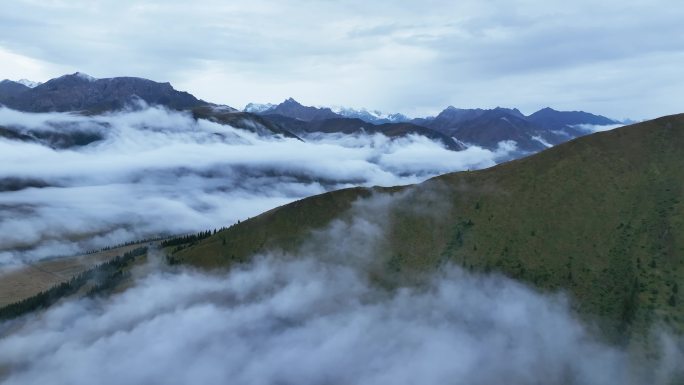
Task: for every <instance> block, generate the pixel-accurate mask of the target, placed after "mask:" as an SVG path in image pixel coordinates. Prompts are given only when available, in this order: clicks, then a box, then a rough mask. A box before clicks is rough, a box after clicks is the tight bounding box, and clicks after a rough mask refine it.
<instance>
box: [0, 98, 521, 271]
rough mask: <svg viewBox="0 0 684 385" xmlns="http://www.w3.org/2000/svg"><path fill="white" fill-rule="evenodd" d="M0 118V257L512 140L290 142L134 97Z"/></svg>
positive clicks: (171, 226)
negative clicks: (77, 110) (458, 147)
mask: <svg viewBox="0 0 684 385" xmlns="http://www.w3.org/2000/svg"><path fill="white" fill-rule="evenodd" d="M0 127H5V128H7V129H10V128H11V130H10V131H11V132H12V134H11V135H9V134H6V133H7V132H10V131H7V129H6V130H5V131H3V132H4V133H5V135H0V162H2V164H5V165H8V167H3V168H2V169H1V170H0V212H1V213H2V216H0V245H2V248H1V249H0V265H12V264H16V263H19V262H20V261H26V260H35V259H39V258H43V257H47V256H55V255H64V254H72V253H78V252H82V251H84V250H89V249H96V248H100V247H104V246H110V245H112V244H116V243H120V242H127V241H131V240H136V239H140V238H147V237H153V236H158V235H165V234H178V233H185V232H194V231H199V230H204V229H208V228H218V227H221V226H225V225H229V224H231V223H233V222H235V221H237V220H240V219H245V218H247V217H250V216H254V215H256V214H258V213H261V212H263V211H265V210H268V209H270V208H273V207H276V206H279V205H282V204H284V203H287V202H290V201H293V200H296V199H299V198H302V197H305V196H309V195H314V194H318V193H322V192H325V191H329V190H332V189H339V188H342V187H349V186H357V185H361V186H372V185H383V186H390V185H399V184H410V183H416V182H420V181H423V180H425V179H427V178H429V177H432V176H435V175H438V174H441V173H445V172H449V171H457V170H464V169H475V168H482V167H487V166H492V165H494V164H495V163H496V162H497V161H498V160H500V159H505V158H506V157H507V156H508V155H509V154H510V152H511V151H513V150H515V143H512V142H505V143H501V145H500V147H499V150H497V151H490V150H486V149H482V148H480V147H476V146H471V147H469V148H468V149H466V150H464V151H458V152H455V151H449V150H447V149H445V148H444V147H443V146H442V145H441V144H440V143H439V142H436V141H432V140H429V139H427V138H425V137H421V136H415V135H409V136H407V137H401V138H393V139H389V138H387V137H385V136H382V135H379V134H376V135H363V134H358V135H341V134H318V135H316V136H311V137H308V138H304V139H305V140H304V141H300V140H297V139H294V138H285V137H281V136H259V135H257V134H255V133H251V132H247V131H244V130H239V129H235V128H232V127H230V126H227V125H221V124H218V123H214V122H210V121H208V120H203V119H199V120H196V119H193V118H192V116H191V115H190V114H189V113H185V112H176V111H169V110H166V109H164V108H162V107H148V106H144V105H142V106H138V107H136V108H133V109H129V110H124V111H120V112H112V113H107V114H103V115H95V116H83V115H78V114H71V113H41V114H35V113H23V112H17V111H14V110H10V109H7V108H0ZM45 138H48V139H50V140H44V139H45ZM64 138H67V139H68V140H66V139H64ZM73 138H77V139H76V140H74V139H73ZM34 139H35V140H34ZM65 140H66V142H65Z"/></svg>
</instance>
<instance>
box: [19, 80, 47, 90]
mask: <svg viewBox="0 0 684 385" xmlns="http://www.w3.org/2000/svg"><path fill="white" fill-rule="evenodd" d="M17 83H19V84H23V85H25V86H26V87H28V88H36V87H38V86H39V85H41V84H43V83H41V82H34V81H32V80H28V79H19V80H17Z"/></svg>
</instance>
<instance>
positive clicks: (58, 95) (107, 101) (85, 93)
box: [0, 72, 210, 112]
mask: <svg viewBox="0 0 684 385" xmlns="http://www.w3.org/2000/svg"><path fill="white" fill-rule="evenodd" d="M136 99H139V100H143V101H145V102H146V103H148V104H151V105H154V104H159V105H164V106H167V107H169V108H172V109H187V108H193V107H198V106H203V105H209V104H210V103H207V102H205V101H203V100H200V99H197V98H195V97H194V96H193V95H191V94H189V93H187V92H183V91H177V90H176V89H174V88H173V87H172V86H171V84H170V83H158V82H155V81H152V80H148V79H143V78H136V77H115V78H103V79H96V78H93V77H91V76H89V75H86V74H84V73H81V72H76V73H73V74H70V75H64V76H60V77H58V78H54V79H51V80H49V81H47V82H45V83H43V84H39V85H36V86H35V87H33V88H31V87H28V86H27V85H25V84H22V83H19V82H13V81H11V80H3V81H2V83H0V104H3V105H5V106H7V107H9V108H12V109H15V110H19V111H25V112H66V111H85V110H87V111H96V112H97V111H104V110H116V109H121V108H124V107H125V106H126V105H127V104H128V103H131V102H134V101H135V100H136Z"/></svg>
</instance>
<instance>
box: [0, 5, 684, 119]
mask: <svg viewBox="0 0 684 385" xmlns="http://www.w3.org/2000/svg"><path fill="white" fill-rule="evenodd" d="M0 7H1V8H0V10H1V11H2V12H0V36H2V38H0V48H1V49H4V50H9V51H11V52H14V53H17V54H20V55H23V56H25V57H30V58H34V59H37V60H40V61H42V62H41V63H42V64H36V66H37V68H34V69H33V72H34V73H36V74H37V75H38V76H42V77H45V76H47V75H48V74H50V75H58V74H60V73H62V72H73V71H76V70H80V71H84V72H87V73H91V74H92V75H95V76H100V77H105V76H115V75H137V76H144V77H149V78H152V79H155V80H160V81H166V80H170V81H172V82H173V83H174V84H176V85H178V86H179V87H180V88H183V89H187V90H189V91H191V92H193V93H196V94H198V96H200V97H202V98H205V99H208V100H212V101H216V102H223V103H227V104H232V105H235V106H242V105H245V104H246V103H247V102H250V101H257V102H259V101H277V100H282V99H284V98H285V97H287V96H294V97H296V98H297V99H300V100H302V101H303V102H305V103H307V104H315V105H321V104H328V105H351V106H356V107H369V108H378V109H381V110H386V111H397V112H405V113H414V114H418V113H426V112H435V111H436V110H438V109H440V108H442V107H445V106H446V105H449V104H452V105H456V106H460V107H494V106H496V105H509V106H517V107H520V108H521V109H522V110H523V111H525V112H532V111H533V110H536V109H538V108H541V107H544V106H547V105H551V106H553V107H556V108H560V109H569V110H578V109H584V110H590V111H592V112H596V113H602V114H607V115H610V116H612V117H615V118H624V117H628V116H631V117H633V118H648V117H655V116H659V115H664V114H669V113H677V112H681V110H680V109H681V107H680V106H679V105H678V104H677V95H679V94H681V93H682V90H683V87H684V84H683V83H682V82H681V81H677V79H678V78H679V76H677V75H678V74H679V68H681V66H682V63H683V62H684V57H683V56H682V53H681V52H682V51H683V49H684V46H683V44H684V43H682V41H683V40H682V39H674V38H673V39H664V38H662V37H663V36H680V35H681V34H682V33H683V29H682V28H683V27H682V25H681V23H680V22H679V20H681V18H682V16H684V15H683V14H682V12H684V11H682V8H681V7H678V6H677V3H676V2H675V1H674V0H658V1H655V2H653V1H649V2H645V1H630V2H628V3H625V2H618V1H613V0H611V1H604V2H601V3H600V4H597V3H596V2H591V1H584V0H583V1H575V2H571V3H568V2H565V3H563V4H559V3H556V2H541V1H515V2H512V3H511V2H504V1H493V2H487V3H482V2H478V1H459V2H447V1H430V2H425V1H421V2H417V1H409V2H401V3H400V4H397V3H396V2H387V1H376V2H372V3H371V2H359V1H356V0H347V1H343V2H314V1H306V0H288V1H278V2H275V1H272V0H259V1H254V2H250V4H249V6H247V5H244V4H236V3H226V2H220V1H212V0H207V1H201V2H195V3H193V4H192V6H189V5H188V4H187V3H185V2H182V1H165V2H158V1H147V2H145V3H140V2H131V1H126V2H121V1H117V2H114V1H103V2H97V3H92V2H80V1H74V2H61V1H58V2H47V3H46V2H41V3H40V4H39V3H37V2H34V1H17V2H13V3H12V4H11V5H9V4H8V5H6V6H0ZM257 26H258V27H257ZM311 31H316V33H311ZM84 36H86V37H87V38H84ZM76 41H78V42H79V43H78V44H75V43H74V42H76ZM10 59H12V58H11V57H8V58H6V60H5V62H6V63H5V64H2V65H0V72H2V70H3V69H5V71H6V72H7V71H11V73H12V74H16V75H12V76H14V77H17V78H20V77H31V75H32V74H31V73H29V74H26V73H20V72H21V69H22V68H25V69H26V71H29V70H31V68H29V67H30V66H25V65H13V64H12V63H13V61H17V60H20V59H16V58H14V59H12V60H10ZM7 76H10V75H7ZM36 80H45V79H36Z"/></svg>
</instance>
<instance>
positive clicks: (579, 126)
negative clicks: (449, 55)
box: [245, 98, 620, 152]
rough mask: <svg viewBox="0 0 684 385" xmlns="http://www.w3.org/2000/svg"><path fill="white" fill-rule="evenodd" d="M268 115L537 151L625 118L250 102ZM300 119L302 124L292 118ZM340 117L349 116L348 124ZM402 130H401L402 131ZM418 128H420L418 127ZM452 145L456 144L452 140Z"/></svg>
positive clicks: (312, 126) (318, 126)
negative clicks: (411, 112) (428, 113)
mask: <svg viewBox="0 0 684 385" xmlns="http://www.w3.org/2000/svg"><path fill="white" fill-rule="evenodd" d="M247 110H249V111H250V112H253V113H256V114H259V115H262V116H264V117H266V118H268V119H271V120H273V121H277V123H279V124H281V125H283V127H285V128H287V129H289V130H291V131H293V132H297V130H300V132H302V131H307V132H314V131H318V130H323V132H331V127H344V129H345V130H349V129H350V127H357V128H356V130H355V131H358V129H359V127H361V126H363V125H362V124H359V122H358V121H356V120H361V121H364V122H366V123H368V124H371V125H374V126H375V125H380V124H395V123H404V124H411V125H413V126H420V127H423V129H422V132H423V133H424V134H425V133H429V136H430V137H432V138H437V137H439V138H441V139H440V140H441V141H442V142H443V143H446V142H445V139H444V138H450V139H448V142H449V143H452V142H453V143H459V142H463V143H468V144H474V145H478V146H481V147H485V148H488V149H495V148H497V146H498V144H499V143H500V142H502V141H515V143H516V145H517V146H518V149H519V150H520V151H523V152H536V151H540V150H543V149H545V148H548V147H550V146H553V145H556V144H559V143H563V142H565V141H567V140H570V139H573V138H576V137H578V136H583V135H586V134H589V133H591V131H590V130H588V129H586V127H589V126H606V125H615V124H619V123H620V122H618V121H616V120H613V119H609V118H607V117H605V116H601V115H594V114H591V113H588V112H584V111H556V110H554V109H551V108H549V107H546V108H544V109H542V110H539V111H537V112H535V113H533V114H531V115H529V116H525V115H524V114H523V113H522V112H520V111H519V110H518V109H516V108H503V107H496V108H494V109H489V110H488V109H481V108H476V109H461V108H456V107H453V106H449V107H447V108H446V109H444V110H443V111H442V112H440V113H439V114H438V115H437V116H435V117H427V118H416V119H410V118H408V117H406V116H405V115H401V114H390V115H383V114H382V113H379V112H377V111H376V112H374V113H370V112H369V111H368V110H365V109H361V110H355V109H351V108H342V107H338V108H335V109H331V108H327V107H312V106H304V105H302V104H301V103H299V102H297V101H296V100H294V99H293V98H288V99H287V100H285V101H284V102H282V103H280V104H277V105H275V104H270V103H269V104H254V103H250V104H248V105H247V107H246V108H245V111H247ZM279 117H284V118H289V119H295V120H296V121H300V122H299V123H297V122H293V121H291V120H288V119H283V118H279ZM328 119H331V120H335V122H334V124H323V123H314V122H317V121H323V120H328ZM340 119H348V120H349V121H347V122H345V123H344V124H343V123H342V121H340ZM369 127H371V126H367V125H366V126H365V128H366V129H367V131H376V130H375V129H374V128H371V129H370V130H368V128H369ZM399 131H401V130H399ZM412 132H416V131H415V130H414V131H412ZM449 146H451V145H449Z"/></svg>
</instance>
